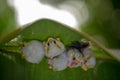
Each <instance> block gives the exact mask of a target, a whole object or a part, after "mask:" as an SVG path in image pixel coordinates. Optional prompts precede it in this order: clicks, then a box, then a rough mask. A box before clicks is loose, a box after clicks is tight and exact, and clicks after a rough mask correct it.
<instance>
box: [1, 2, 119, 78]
mask: <svg viewBox="0 0 120 80" xmlns="http://www.w3.org/2000/svg"><path fill="white" fill-rule="evenodd" d="M40 1H41V2H42V3H44V4H48V5H51V6H53V7H56V8H58V9H59V8H60V7H59V6H60V5H62V4H64V5H68V4H69V5H70V6H72V7H75V8H76V10H78V11H77V12H78V13H77V14H80V11H79V7H78V6H75V4H76V3H75V4H74V2H75V1H77V5H79V4H80V3H81V1H82V2H84V3H85V5H86V7H87V8H88V12H89V18H88V20H87V21H86V22H85V23H84V24H82V25H79V31H81V32H78V31H76V30H74V29H71V28H69V27H68V26H66V25H63V24H60V23H58V22H56V21H53V20H49V19H42V20H38V21H35V22H33V23H30V24H29V25H26V26H24V27H23V28H21V29H18V25H17V21H16V14H15V11H14V8H13V7H11V6H9V5H8V3H7V1H6V0H0V44H2V45H0V80H53V79H54V80H119V79H120V69H119V68H120V62H119V61H118V59H116V58H115V57H113V56H111V55H110V54H111V53H110V52H109V51H107V50H109V49H117V50H118V52H117V54H118V55H119V54H120V52H119V48H120V46H119V44H120V43H119V41H120V37H119V35H120V1H119V0H75V1H74V0H61V1H60V0H40ZM26 4H27V3H26ZM76 17H77V20H79V18H80V17H79V16H77V15H76ZM78 22H80V21H78ZM10 32H12V33H10ZM82 32H84V33H87V34H89V35H88V36H85V35H84V34H82ZM66 35H67V36H66ZM16 36H17V37H18V36H20V37H18V40H17V42H24V41H25V42H28V41H30V40H32V39H36V40H40V41H44V40H47V38H49V37H54V38H56V37H60V38H61V40H62V41H63V43H64V44H65V45H66V46H68V45H70V44H71V43H72V42H73V41H77V40H81V39H87V40H91V42H92V44H93V46H92V50H93V51H94V53H95V56H96V58H97V64H96V67H95V68H93V69H89V70H88V71H83V70H82V69H81V68H80V67H78V68H74V69H69V68H67V69H66V70H64V71H60V72H57V71H52V70H50V69H48V65H47V63H46V62H47V61H46V59H45V58H44V59H43V60H42V62H41V63H39V64H31V63H28V62H27V61H26V60H25V59H23V58H22V56H21V51H20V48H21V46H20V45H19V44H17V43H16V44H10V45H5V43H3V42H9V41H10V40H11V39H13V38H14V37H16ZM89 37H92V38H93V40H92V39H90V38H89ZM94 40H96V41H98V42H99V43H100V44H103V46H105V47H107V50H106V49H104V47H101V46H100V45H99V44H96V43H95V41H94ZM118 58H119V60H120V57H119V56H118Z"/></svg>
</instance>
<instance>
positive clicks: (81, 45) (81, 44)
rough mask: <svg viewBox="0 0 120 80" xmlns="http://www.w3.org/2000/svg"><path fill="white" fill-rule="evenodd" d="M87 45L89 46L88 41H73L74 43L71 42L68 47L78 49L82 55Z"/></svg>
mask: <svg viewBox="0 0 120 80" xmlns="http://www.w3.org/2000/svg"><path fill="white" fill-rule="evenodd" d="M88 46H90V43H89V42H79V41H75V42H74V43H72V45H71V46H70V47H71V48H74V49H78V50H79V51H80V53H82V55H83V50H84V48H87V47H88ZM83 56H84V55H83Z"/></svg>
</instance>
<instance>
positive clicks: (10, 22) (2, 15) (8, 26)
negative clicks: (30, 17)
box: [0, 0, 16, 38]
mask: <svg viewBox="0 0 120 80" xmlns="http://www.w3.org/2000/svg"><path fill="white" fill-rule="evenodd" d="M15 20H16V19H15V14H14V10H13V8H11V7H10V6H9V5H8V2H7V0H0V38H1V37H3V36H4V35H5V34H8V33H9V32H11V31H12V30H14V29H15V27H16V21H15Z"/></svg>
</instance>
